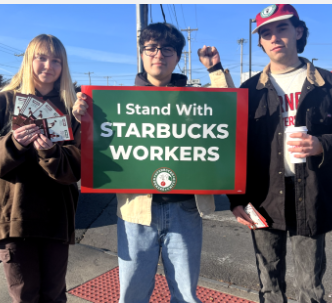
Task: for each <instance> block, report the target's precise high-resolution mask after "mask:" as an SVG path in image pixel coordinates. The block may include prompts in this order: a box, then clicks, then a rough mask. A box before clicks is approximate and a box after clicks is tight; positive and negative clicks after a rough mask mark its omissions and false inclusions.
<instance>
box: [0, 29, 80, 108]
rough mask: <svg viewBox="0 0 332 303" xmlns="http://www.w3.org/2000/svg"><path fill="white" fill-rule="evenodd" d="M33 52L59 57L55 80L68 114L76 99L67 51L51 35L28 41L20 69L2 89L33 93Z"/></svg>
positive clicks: (42, 35) (43, 35)
mask: <svg viewBox="0 0 332 303" xmlns="http://www.w3.org/2000/svg"><path fill="white" fill-rule="evenodd" d="M35 54H51V55H53V56H54V57H57V58H60V59H61V65H62V71H61V75H60V77H59V79H58V80H57V81H56V82H60V99H61V100H62V101H63V102H64V103H65V106H66V108H67V111H68V113H69V114H70V113H71V108H72V107H73V105H74V103H75V100H76V94H75V90H74V87H73V82H72V80H71V77H70V73H69V67H68V60H67V53H66V49H65V48H64V46H63V44H62V43H61V41H60V40H59V39H58V38H56V37H54V36H52V35H46V34H41V35H39V36H37V37H35V38H33V39H32V40H31V41H30V43H29V45H28V47H27V49H26V51H25V53H24V57H23V62H22V64H21V68H20V70H19V71H18V73H17V74H16V75H15V76H14V77H13V78H12V80H11V81H10V83H9V84H8V85H7V86H5V87H4V88H3V89H2V91H8V90H15V91H18V92H20V93H22V94H33V95H34V94H35V83H34V73H33V68H32V62H33V60H34V56H35ZM59 80H60V81H59ZM55 84H56V83H55Z"/></svg>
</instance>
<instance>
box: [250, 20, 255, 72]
mask: <svg viewBox="0 0 332 303" xmlns="http://www.w3.org/2000/svg"><path fill="white" fill-rule="evenodd" d="M255 22H256V19H251V18H250V19H249V78H251V41H252V33H251V24H252V23H255Z"/></svg>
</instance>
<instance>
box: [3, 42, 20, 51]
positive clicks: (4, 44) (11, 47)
mask: <svg viewBox="0 0 332 303" xmlns="http://www.w3.org/2000/svg"><path fill="white" fill-rule="evenodd" d="M0 44H2V45H4V46H7V47H9V48H12V49H14V50H15V51H19V52H21V53H23V51H22V50H20V49H17V48H15V47H11V46H9V45H7V44H4V43H1V42H0Z"/></svg>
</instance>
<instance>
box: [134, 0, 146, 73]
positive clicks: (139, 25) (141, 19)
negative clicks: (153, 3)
mask: <svg viewBox="0 0 332 303" xmlns="http://www.w3.org/2000/svg"><path fill="white" fill-rule="evenodd" d="M147 26H148V4H136V33H137V71H138V72H139V73H141V72H143V71H144V69H143V62H142V58H141V52H140V47H139V43H138V42H139V38H140V36H141V31H142V30H143V29H144V28H145V27H147Z"/></svg>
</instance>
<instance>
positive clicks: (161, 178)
mask: <svg viewBox="0 0 332 303" xmlns="http://www.w3.org/2000/svg"><path fill="white" fill-rule="evenodd" d="M151 181H152V185H153V186H154V188H155V189H156V190H158V191H160V192H167V191H170V190H171V189H173V188H174V186H175V185H176V175H175V173H174V171H172V170H171V169H169V168H167V167H161V168H158V169H157V170H155V172H154V173H153V174H152V179H151Z"/></svg>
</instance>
